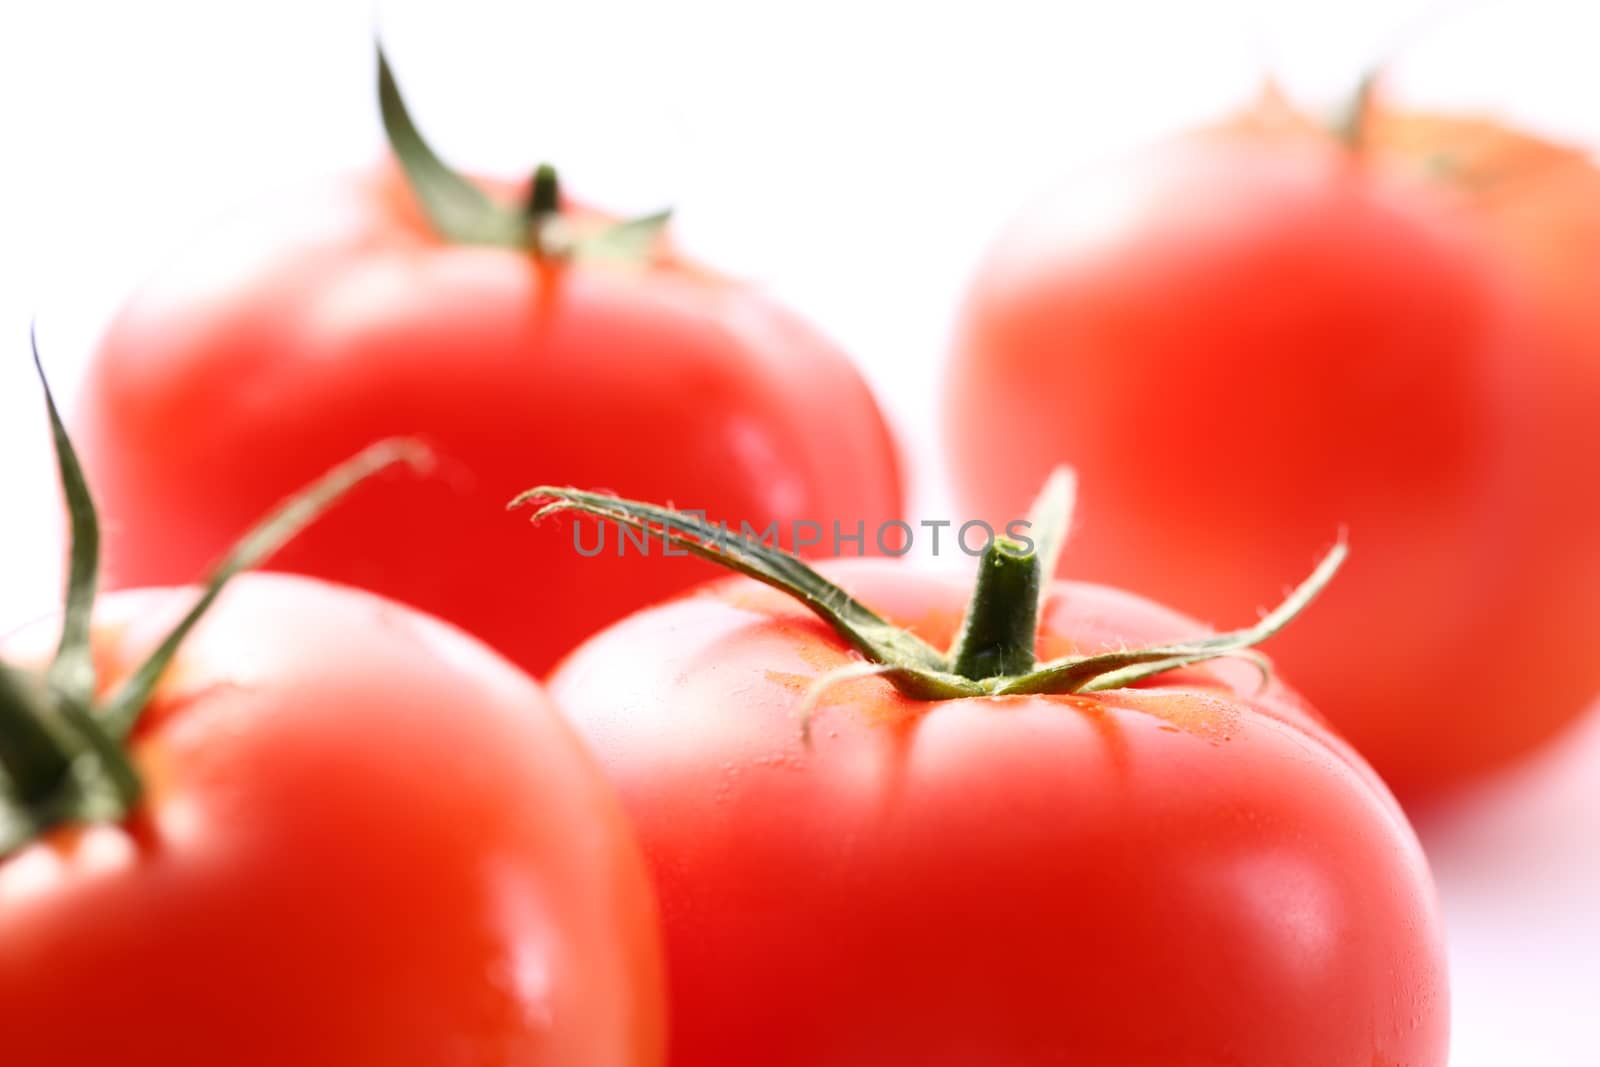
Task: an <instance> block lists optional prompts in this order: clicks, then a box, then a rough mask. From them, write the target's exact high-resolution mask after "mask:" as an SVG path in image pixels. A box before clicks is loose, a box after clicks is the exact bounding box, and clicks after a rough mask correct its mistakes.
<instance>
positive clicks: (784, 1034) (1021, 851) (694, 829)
mask: <svg viewBox="0 0 1600 1067" xmlns="http://www.w3.org/2000/svg"><path fill="white" fill-rule="evenodd" d="M829 573H830V574H831V575H832V576H834V577H835V578H836V579H837V580H839V581H840V582H841V583H842V584H844V585H845V586H846V587H848V588H849V589H850V591H851V592H852V593H854V594H855V595H856V596H858V597H859V598H860V599H861V600H862V601H863V602H864V603H865V604H867V605H868V606H870V607H873V608H876V609H877V610H878V611H879V612H880V613H881V614H882V615H884V616H885V617H886V618H887V619H888V620H889V621H891V622H893V623H897V624H899V625H901V626H905V627H909V628H910V629H911V630H912V631H913V632H915V633H916V634H917V635H919V636H920V637H922V638H924V639H926V640H927V641H929V642H931V643H932V644H933V645H935V646H938V647H944V645H945V644H946V643H947V642H948V641H949V639H950V638H951V636H952V635H953V634H954V632H955V629H956V627H957V625H958V623H959V622H960V620H961V618H962V611H963V603H964V601H965V599H966V593H967V586H966V583H965V582H963V581H960V580H956V579H951V578H946V577H933V576H928V575H923V574H919V573H917V572H916V571H915V570H912V569H910V568H907V567H905V566H902V565H896V564H893V563H888V562H884V561H860V562H856V561H852V562H850V563H846V564H838V565H835V566H834V567H833V568H832V569H830V571H829ZM1335 584H1337V583H1335ZM1312 614H1314V612H1313V613H1312ZM1197 626H1198V624H1195V623H1192V622H1190V621H1188V620H1186V619H1184V618H1182V617H1180V616H1178V615H1176V614H1174V613H1172V612H1170V611H1167V610H1165V609H1162V608H1159V607H1156V606H1155V605H1153V604H1150V603H1148V602H1146V601H1144V600H1141V599H1139V598H1136V597H1134V596H1132V595H1130V594H1127V593H1122V592H1118V591H1115V590H1112V589H1108V588H1103V587H1098V586H1090V585H1079V584H1072V583H1056V584H1055V585H1054V586H1053V588H1052V590H1051V595H1050V596H1049V597H1048V599H1047V601H1046V603H1045V608H1044V613H1043V621H1042V624H1041V625H1040V627H1039V643H1040V650H1041V652H1042V653H1043V654H1046V655H1050V656H1059V655H1064V654H1068V653H1073V652H1083V653H1087V652H1097V651H1102V650H1106V649H1120V648H1126V647H1128V646H1130V645H1141V644H1144V643H1153V642H1164V641H1167V640H1171V639H1174V638H1180V637H1182V638H1188V637H1193V636H1194V635H1195V634H1196V632H1197ZM852 664H854V665H856V666H859V665H860V661H859V659H857V658H856V657H855V655H854V654H853V652H852V651H851V649H850V647H849V646H848V645H847V644H846V643H845V641H844V640H843V639H842V638H841V637H840V636H839V635H838V634H836V633H835V632H834V630H832V629H830V628H829V627H828V626H825V625H824V624H823V623H821V622H820V621H818V620H817V619H816V618H814V617H813V616H811V615H810V614H808V613H807V611H806V610H805V609H804V608H802V607H800V606H799V605H798V604H797V603H795V602H794V601H792V600H790V599H789V598H788V597H787V596H784V595H783V594H779V593H776V592H773V591H770V590H768V589H766V588H764V587H762V586H758V585H756V584H755V583H753V582H750V581H748V580H746V579H735V580H731V581H724V582H721V583H719V584H716V585H712V586H710V587H708V588H706V589H705V590H703V591H701V592H699V593H698V594H696V595H691V596H686V597H683V598H680V599H677V600H674V601H672V602H669V603H667V604H664V605H662V606H659V607H656V608H653V609H651V610H647V611H643V612H640V613H638V614H636V615H634V616H632V617H630V618H628V619H626V620H624V621H623V622H621V623H618V624H617V625H615V626H613V627H611V628H610V629H608V630H605V631H603V632H602V633H600V634H598V635H596V636H595V637H593V638H592V639H590V640H589V641H588V642H587V643H586V644H584V645H583V646H581V647H580V648H579V649H578V650H577V651H576V652H575V653H574V654H573V655H572V656H571V657H570V658H569V659H567V660H566V661H565V662H564V663H563V664H562V666H561V667H560V668H558V670H557V671H556V673H555V675H554V677H553V679H552V682H551V686H552V691H553V693H554V694H555V695H556V696H557V697H558V699H559V700H560V701H561V703H562V705H563V707H564V708H565V709H566V711H567V712H568V714H569V715H570V716H571V718H572V720H573V721H574V722H575V723H576V724H577V726H578V728H579V729H580V731H581V732H582V733H583V734H584V735H585V736H586V737H587V739H588V740H589V742H590V744H591V745H592V746H593V748H594V750H595V752H596V753H597V754H598V756H599V758H600V760H601V762H602V763H603V765H604V766H605V769H606V770H607V771H608V772H609V773H610V775H611V777H612V780H613V781H614V782H615V783H616V784H617V786H618V787H619V788H620V790H621V793H622V797H623V802H624V804H625V806H626V807H627V809H628V812H629V814H630V815H631V816H632V817H633V820H634V824H635V827H636V828H637V831H638V833H639V835H640V840H641V843H642V844H643V847H644V850H645V852H646V855H647V857H648V859H649V861H650V864H651V866H652V868H653V870H654V873H655V877H656V886H657V891H658V894H659V897H660V901H661V907H662V913H663V921H664V925H665V930H666V946H667V959H668V969H669V974H670V988H671V991H672V1013H673V1014H672V1059H673V1062H675V1063H683V1064H694V1065H695V1067H722V1065H727V1067H748V1065H751V1064H761V1065H762V1067H790V1065H793V1067H815V1065H817V1064H827V1065H829V1067H857V1065H860V1067H883V1065H884V1064H917V1065H918V1067H942V1065H949V1067H971V1065H972V1064H986V1065H993V1067H1005V1065H1018V1067H1022V1065H1029V1067H1032V1065H1036V1064H1044V1063H1075V1064H1077V1063H1081V1064H1119V1065H1127V1067H1135V1065H1139V1067H1145V1065H1148V1067H1156V1065H1162V1067H1166V1065H1172V1064H1202V1063H1204V1064H1223V1063H1226V1064H1230V1065H1232V1067H1284V1065H1286V1064H1293V1065H1295V1067H1323V1065H1327V1067H1350V1065H1352V1064H1362V1065H1366V1064H1380V1063H1381V1064H1405V1065H1406V1067H1439V1065H1442V1064H1444V1062H1445V1055H1446V1044H1447V1015H1448V1010H1447V1003H1446V1002H1447V991H1446V978H1445V959H1444V949H1443V943H1442V931H1441V927H1440V920H1439V915H1438V912H1437V909H1436V905H1435V902H1434V895H1433V890H1432V887H1431V883H1430V881H1429V876H1428V873H1427V868H1426V865H1425V862H1424V860H1423V857H1422V855H1421V852H1420V850H1419V849H1418V846H1417V843H1416V841H1415V839H1414V837H1413V836H1412V833H1411V831H1410V829H1409V828H1408V826H1407V824H1406V821H1405V819H1404V817H1403V816H1402V814H1401V812H1400V810H1399V808H1398V807H1397V806H1396V804H1395V803H1394V801H1393V799H1392V798H1391V796H1390V795H1389V793H1388V792H1387V791H1386V790H1385V788H1384V786H1383V785H1382V784H1381V783H1380V782H1379V780H1378V778H1377V777H1376V776H1375V775H1374V774H1373V773H1372V771H1371V770H1370V769H1369V768H1368V767H1367V766H1366V765H1365V764H1364V763H1362V761H1361V760H1360V758H1359V757H1357V756H1356V755H1355V754H1354V753H1353V751H1352V750H1351V749H1350V748H1349V747H1347V746H1346V745H1345V744H1344V743H1343V742H1341V741H1340V740H1339V739H1338V738H1337V737H1335V736H1334V735H1333V734H1332V733H1331V732H1330V731H1329V730H1328V729H1327V728H1326V727H1324V726H1323V725H1322V724H1321V723H1320V721H1319V720H1317V719H1316V717H1315V716H1314V714H1313V713H1312V712H1310V711H1309V709H1308V708H1307V707H1306V705H1305V704H1304V703H1302V702H1301V701H1300V700H1299V698H1297V697H1296V696H1295V695H1294V694H1293V693H1291V692H1290V691H1289V690H1288V689H1286V688H1285V687H1283V686H1282V685H1279V684H1276V683H1274V684H1273V685H1271V686H1270V687H1269V688H1267V689H1266V690H1265V691H1262V692H1259V694H1258V692H1257V691H1258V688H1259V681H1260V679H1259V676H1258V675H1257V674H1256V672H1255V670H1254V669H1253V668H1251V667H1249V666H1247V665H1244V664H1240V663H1238V662H1222V661H1218V662H1215V663H1212V664H1207V665H1205V666H1202V667H1195V668H1191V669H1189V670H1186V671H1181V672H1168V673H1166V674H1164V675H1161V676H1159V677H1158V678H1156V679H1152V680H1150V681H1147V682H1144V683H1142V684H1140V685H1139V686H1138V687H1135V688H1127V689H1120V690H1112V691H1106V692H1098V693H1093V694H1077V695H1065V696H1007V697H976V698H965V699H952V700H946V701H939V702H932V703H930V702H925V701H920V700H911V699H908V698H907V697H904V696H902V695H900V694H899V693H898V692H897V691H896V690H895V689H893V688H891V687H890V685H889V684H888V683H887V682H886V681H884V680H882V679H880V678H869V679H857V680H854V681H848V682H842V683H839V684H836V685H834V686H833V687H832V688H830V689H827V690H826V691H825V693H824V694H823V695H822V697H821V702H820V704H819V706H818V708H817V712H816V716H815V720H814V722H813V725H812V728H811V731H810V735H811V743H810V745H809V747H808V746H807V745H806V744H805V743H803V742H802V740H801V738H800V731H799V727H798V721H797V719H796V713H797V710H798V709H799V708H800V707H801V705H802V702H803V700H804V699H805V694H806V693H807V692H808V691H811V689H812V687H813V685H814V684H815V683H816V682H817V680H818V679H819V678H821V677H823V676H824V675H826V674H828V673H829V672H831V671H834V670H836V669H838V668H840V667H842V666H848V665H852Z"/></svg>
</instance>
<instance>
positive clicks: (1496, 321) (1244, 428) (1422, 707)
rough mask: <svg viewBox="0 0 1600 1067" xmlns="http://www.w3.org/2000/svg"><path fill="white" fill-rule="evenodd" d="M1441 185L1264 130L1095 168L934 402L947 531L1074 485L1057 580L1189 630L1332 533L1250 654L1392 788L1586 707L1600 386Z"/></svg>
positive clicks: (1476, 762) (1255, 121) (1285, 123)
mask: <svg viewBox="0 0 1600 1067" xmlns="http://www.w3.org/2000/svg"><path fill="white" fill-rule="evenodd" d="M1376 136H1377V135H1376V134H1374V133H1372V132H1370V131H1368V132H1367V133H1366V134H1364V137H1363V142H1364V143H1365V141H1366V140H1367V138H1370V137H1376ZM1393 136H1397V133H1396V131H1393V130H1390V131H1389V132H1385V133H1383V134H1382V138H1380V139H1388V138H1391V137H1393ZM1414 158H1416V157H1413V159H1414ZM1402 172H1403V173H1402ZM1444 184H1445V186H1447V187H1444V188H1442V187H1441V183H1440V181H1439V180H1438V179H1437V178H1432V177H1426V178H1425V177H1422V176H1420V175H1419V174H1418V173H1417V168H1416V167H1415V166H1412V165H1407V166H1403V167H1402V166H1398V165H1396V164H1395V161H1394V160H1393V159H1392V158H1388V153H1387V152H1386V151H1385V152H1378V151H1376V150H1374V151H1366V150H1365V149H1364V148H1363V147H1361V146H1355V147H1353V146H1352V145H1351V144H1349V143H1347V142H1344V141H1341V140H1340V139H1338V138H1335V137H1333V136H1331V135H1329V134H1328V133H1326V132H1324V131H1322V130H1320V129H1317V128H1315V127H1312V126H1311V125H1310V124H1308V123H1305V122H1303V121H1296V120H1294V118H1293V116H1284V115H1283V114H1281V113H1274V112H1270V111H1269V112H1264V113H1257V114H1251V115H1249V116H1246V117H1245V118H1244V119H1242V120H1240V121H1237V122H1233V123H1229V124H1226V125H1224V126H1221V127H1218V128H1214V129H1210V130H1206V131H1203V132H1201V133H1199V134H1196V135H1192V136H1188V137H1183V138H1180V139H1177V140H1174V141H1172V142H1169V143H1165V144H1161V145H1159V146H1156V147H1154V148H1152V149H1150V150H1148V151H1146V152H1145V153H1143V154H1141V155H1138V156H1136V157H1135V158H1132V159H1127V160H1124V161H1122V162H1120V163H1117V164H1115V165H1110V166H1107V167H1105V168H1103V169H1101V170H1100V171H1098V172H1095V173H1092V174H1089V175H1086V176H1084V177H1083V178H1081V179H1080V180H1078V181H1076V182H1074V183H1071V184H1069V185H1067V186H1064V187H1062V188H1061V189H1059V190H1057V191H1056V192H1055V193H1054V194H1053V195H1052V196H1050V197H1049V198H1047V199H1046V200H1045V201H1044V202H1043V203H1041V204H1038V205H1036V206H1035V207H1034V208H1033V209H1032V210H1031V211H1029V212H1028V213H1026V214H1025V215H1024V216H1023V217H1022V218H1020V219H1019V220H1018V221H1017V222H1016V223H1015V224H1014V225H1013V226H1012V227H1011V228H1010V230H1009V231H1008V232H1007V233H1006V234H1005V236H1003V237H1002V238H1001V239H1000V241H999V243H998V244H997V245H996V247H995V248H994V249H993V251H992V252H991V254H990V255H989V257H988V259H987V261H986V262H985V263H984V265H983V266H982V268H981V269H980V271H979V273H978V275H977V277H976V279H975V280H974V282H973V284H972V288H971V291H970V292H969V294H968V297H967V300H966V305H965V310H964V314H963V316H962V319H961V322H960V324H959V328H958V332H957V335H956V339H955V346H954V355H953V359H952V363H951V367H950V372H949V378H948V383H947V393H946V425H947V428H948V439H949V454H950V460H951V463H952V467H953V471H954V476H955V481H956V485H957V489H958V494H959V499H960V502H961V504H962V506H963V507H964V508H965V509H967V510H969V511H971V512H972V513H974V514H977V515H983V516H988V517H999V516H1007V515H1010V514H1014V513H1016V512H1017V511H1018V509H1020V508H1022V507H1023V506H1024V505H1025V503H1026V501H1027V500H1028V499H1029V493H1030V492H1031V491H1032V487H1033V486H1034V485H1035V484H1036V483H1037V482H1038V480H1039V479H1040V477H1042V475H1043V473H1044V472H1045V471H1046V470H1048V469H1049V468H1050V467H1051V466H1052V465H1054V464H1056V463H1058V462H1062V461H1066V462H1070V463H1072V464H1074V465H1075V466H1076V467H1077V469H1078V471H1079V474H1080V477H1081V478H1082V481H1083V484H1084V487H1085V495H1086V497H1087V499H1088V500H1090V501H1092V504H1091V505H1090V507H1089V509H1088V510H1087V512H1086V513H1085V515H1084V516H1083V518H1082V519H1081V520H1080V523H1079V527H1078V530H1077V532H1076V534H1075V536H1074V540H1073V541H1072V542H1071V543H1070V544H1069V546H1068V559H1069V563H1068V566H1069V567H1070V568H1071V569H1072V570H1073V572H1075V573H1079V574H1083V575H1085V576H1090V577H1093V578H1095V579H1097V580H1105V581H1109V582H1113V583H1116V584H1118V585H1125V586H1127V587H1129V588H1132V589H1136V590H1138V591H1140V592H1144V593H1148V594H1150V595H1153V596H1157V597H1160V598H1162V599H1164V600H1168V601H1170V602H1172V603H1174V604H1175V605H1177V606H1179V607H1181V608H1184V609H1186V610H1189V611H1192V612H1195V613H1198V614H1200V615H1202V616H1204V617H1208V618H1229V617H1234V616H1235V615H1237V613H1238V612H1240V611H1242V610H1248V609H1249V608H1251V607H1252V606H1253V603H1252V601H1251V600H1250V599H1247V598H1250V597H1254V596H1256V595H1257V591H1258V590H1260V589H1262V588H1264V587H1266V588H1270V587H1271V583H1273V582H1275V581H1278V580H1280V577H1281V575H1283V574H1286V573H1294V572H1295V571H1296V570H1297V569H1299V568H1301V567H1303V565H1304V562H1305V560H1306V558H1307V554H1308V551H1309V549H1308V546H1309V545H1314V544H1316V543H1318V542H1319V541H1326V540H1327V539H1329V538H1330V537H1332V536H1333V534H1334V532H1335V531H1336V530H1337V529H1339V528H1340V527H1348V529H1349V536H1350V541H1351V547H1352V553H1351V562H1350V565H1349V566H1348V568H1347V570H1346V573H1345V575H1344V576H1342V577H1341V579H1340V581H1339V582H1338V583H1336V584H1335V585H1334V587H1333V588H1332V589H1331V590H1330V591H1329V593H1328V594H1327V597H1326V600H1325V602H1324V603H1322V604H1321V605H1319V609H1318V611H1317V612H1315V613H1314V614H1313V615H1312V616H1311V617H1310V618H1308V619H1307V620H1306V621H1305V622H1304V623H1303V624H1302V625H1300V626H1297V627H1295V628H1293V629H1292V630H1290V631H1289V632H1288V633H1286V634H1285V635H1284V636H1283V637H1282V638H1281V639H1280V640H1279V642H1278V643H1277V644H1276V646H1275V649H1274V652H1275V658H1276V659H1277V660H1278V661H1279V662H1280V663H1282V664H1283V665H1284V668H1285V670H1286V671H1287V672H1288V673H1289V675H1290V677H1292V678H1294V679H1295V680H1296V682H1297V684H1298V685H1299V686H1300V687H1301V688H1302V689H1303V690H1304V691H1305V692H1307V693H1308V694H1309V695H1310V696H1311V697H1312V699H1313V700H1314V701H1315V702H1316V704H1317V706H1318V707H1319V708H1321V709H1322V710H1323V711H1324V712H1325V713H1326V714H1328V715H1329V717H1330V718H1331V719H1332V720H1333V721H1334V722H1335V723H1336V724H1337V726H1338V727H1339V728H1340V729H1341V730H1342V731H1343V732H1344V733H1345V734H1346V735H1347V736H1348V737H1349V738H1350V739H1351V740H1352V741H1354V742H1355V743H1356V745H1357V746H1358V747H1359V748H1360V749H1361V750H1362V751H1363V752H1364V753H1365V754H1366V755H1367V756H1368V757H1369V758H1370V759H1371V760H1372V762H1373V763H1374V764H1375V765H1376V766H1377V768H1378V769H1379V770H1380V771H1381V772H1383V773H1384V775H1385V776H1386V777H1388V778H1389V780H1390V782H1391V783H1392V784H1393V785H1394V786H1395V787H1396V788H1397V789H1399V790H1400V791H1402V793H1405V794H1412V795H1415V794H1418V793H1421V792H1424V791H1427V790H1431V789H1435V788H1437V787H1440V786H1443V785H1445V784H1448V783H1452V782H1455V781H1457V780H1459V779H1461V778H1463V777H1465V776H1468V775H1471V774H1474V773H1476V772H1480V771H1483V770H1485V769H1487V768H1490V767H1492V766H1495V765H1498V764H1500V763H1502V762H1504V761H1506V760H1507V759H1510V758H1511V757H1513V756H1515V755H1517V754H1519V753H1522V752H1524V751H1526V750H1527V749H1529V748H1530V747H1532V746H1533V745H1535V744H1537V743H1538V742H1539V741H1541V740H1543V739H1544V738H1546V737H1548V736H1549V735H1551V734H1552V733H1553V732H1555V731H1556V730H1557V729H1558V728H1559V727H1560V726H1561V725H1562V724H1564V723H1566V722H1568V721H1569V720H1570V719H1572V718H1573V717H1574V716H1575V715H1576V714H1577V713H1578V712H1579V711H1580V709H1581V707H1582V705H1583V703H1584V698H1585V697H1586V696H1588V695H1589V694H1591V693H1592V692H1593V691H1594V690H1595V688H1596V687H1597V686H1600V661H1597V660H1596V659H1595V658H1594V657H1593V656H1592V655H1588V654H1581V653H1579V652H1578V644H1579V643H1580V642H1581V641H1582V640H1583V639H1584V636H1585V632H1586V630H1587V632H1588V633H1590V634H1592V627H1593V623H1594V614H1595V609H1594V605H1595V603H1596V595H1595V591H1596V589H1597V588H1600V587H1597V585H1596V584H1595V582H1594V575H1595V573H1596V569H1597V568H1596V564H1595V563H1594V562H1593V559H1592V558H1590V559H1587V560H1579V559H1577V558H1575V557H1576V555H1577V554H1578V553H1576V552H1575V549H1576V548H1577V547H1578V546H1579V545H1581V544H1585V543H1586V544H1589V545H1592V544H1593V543H1594V542H1595V538H1596V535H1597V526H1596V524H1595V522H1594V513H1595V491H1594V489H1593V485H1594V484H1596V482H1595V479H1594V478H1592V477H1591V478H1588V479H1580V477H1579V470H1580V468H1591V469H1592V468H1593V466H1594V461H1593V457H1594V456H1595V455H1596V454H1597V450H1596V446H1595V437H1594V433H1595V430H1596V425H1597V423H1600V410H1597V409H1596V408H1595V407H1594V405H1593V400H1592V399H1591V398H1592V397H1593V396H1594V392H1593V388H1592V386H1593V379H1594V378H1595V377H1596V374H1595V369H1596V367H1597V366H1600V364H1597V363H1595V362H1594V361H1592V360H1588V361H1585V360H1573V361H1572V362H1571V363H1570V365H1565V364H1560V363H1559V362H1558V356H1557V352H1556V345H1555V343H1554V341H1553V340H1552V333H1551V331H1550V329H1549V328H1548V326H1547V324H1546V322H1545V321H1543V320H1544V319H1546V318H1548V316H1547V315H1544V314H1543V313H1542V311H1541V307H1540V302H1539V301H1538V300H1535V299H1531V298H1530V295H1529V289H1530V285H1529V278H1528V275H1529V270H1528V269H1527V263H1526V262H1525V260H1526V261H1527V262H1531V261H1532V259H1533V256H1532V255H1531V254H1530V255H1529V256H1528V257H1520V256H1517V255H1513V254H1511V253H1510V252H1508V250H1507V248H1506V246H1505V242H1503V241H1499V240H1496V239H1494V236H1493V234H1492V233H1491V232H1490V229H1491V228H1490V227H1488V226H1485V225H1480V223H1482V222H1484V221H1486V220H1485V218H1484V217H1483V213H1482V212H1474V211H1471V210H1468V209H1467V208H1466V206H1465V204H1464V202H1463V198H1462V197H1461V196H1459V195H1457V193H1456V192H1455V191H1453V190H1452V189H1451V188H1449V187H1448V186H1449V183H1444ZM1575 199H1577V200H1583V197H1582V196H1575ZM1583 202H1584V203H1589V202H1588V201H1586V200H1583ZM1586 210H1587V211H1589V212H1590V213H1591V224H1592V222H1593V219H1592V212H1594V211H1595V210H1596V209H1595V208H1594V207H1593V205H1592V204H1590V206H1589V207H1588V208H1587V209H1586ZM1508 225H1509V224H1508ZM1510 228H1511V229H1512V230H1513V231H1515V232H1522V233H1523V236H1525V237H1529V238H1530V241H1529V243H1530V244H1535V243H1538V242H1535V241H1533V240H1532V239H1531V233H1529V232H1527V231H1517V230H1516V227H1515V226H1510ZM1563 270H1564V269H1563V268H1555V267H1552V274H1553V275H1554V276H1562V275H1563ZM1563 366H1564V367H1566V369H1565V370H1560V371H1558V367H1563ZM1562 376H1564V378H1565V380H1564V382H1563V381H1562V380H1561V379H1562ZM1580 379H1582V381H1581V382H1580ZM1580 385H1581V388H1580ZM1557 423H1559V427H1558V426H1557V425H1555V424H1557ZM1584 457H1588V458H1584ZM1558 575H1564V577H1558ZM1585 575H1586V576H1585ZM1580 579H1581V580H1580Z"/></svg>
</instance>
